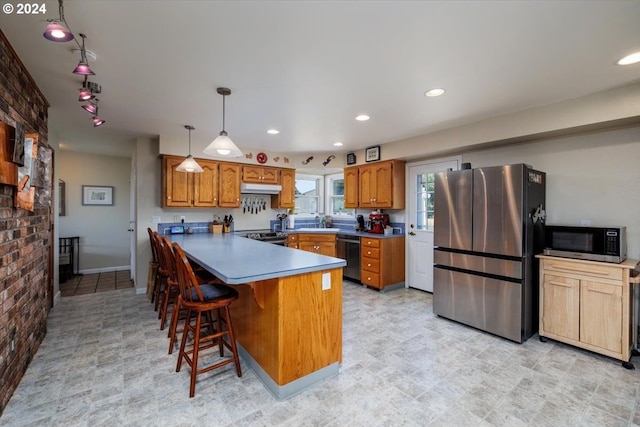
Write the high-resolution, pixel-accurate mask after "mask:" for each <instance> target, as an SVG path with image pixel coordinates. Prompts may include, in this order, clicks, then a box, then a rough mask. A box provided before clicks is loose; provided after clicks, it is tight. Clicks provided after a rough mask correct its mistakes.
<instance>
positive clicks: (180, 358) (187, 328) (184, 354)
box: [176, 310, 191, 372]
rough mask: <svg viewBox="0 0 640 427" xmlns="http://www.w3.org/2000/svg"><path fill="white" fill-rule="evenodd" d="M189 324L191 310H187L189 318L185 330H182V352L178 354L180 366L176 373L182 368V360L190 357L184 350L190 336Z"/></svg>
mask: <svg viewBox="0 0 640 427" xmlns="http://www.w3.org/2000/svg"><path fill="white" fill-rule="evenodd" d="M189 322H191V310H187V318H186V319H185V321H184V329H183V330H182V340H181V341H180V352H179V353H178V365H177V366H176V372H180V368H181V366H182V358H183V357H186V358H188V357H189V356H188V355H187V354H186V353H185V351H184V348H185V346H186V344H187V335H188V334H189V329H190V326H189Z"/></svg>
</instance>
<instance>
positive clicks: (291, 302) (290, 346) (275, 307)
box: [231, 268, 342, 386]
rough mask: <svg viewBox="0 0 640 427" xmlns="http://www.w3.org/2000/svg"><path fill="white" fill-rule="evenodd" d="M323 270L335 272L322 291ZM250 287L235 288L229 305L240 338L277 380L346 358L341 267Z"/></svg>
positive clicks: (293, 377) (284, 380) (296, 376)
mask: <svg viewBox="0 0 640 427" xmlns="http://www.w3.org/2000/svg"><path fill="white" fill-rule="evenodd" d="M323 273H329V274H330V275H331V289H328V290H322V274H323ZM252 287H253V288H254V289H255V295H254V290H252ZM252 287H250V286H248V285H240V286H237V288H236V289H238V291H239V293H240V299H239V300H238V301H237V302H235V303H234V304H233V305H232V307H231V308H232V316H233V323H234V328H235V332H236V338H237V340H238V342H239V343H240V344H241V345H242V346H243V347H244V348H245V350H246V351H247V352H248V353H249V354H251V356H252V357H253V358H254V359H255V361H256V362H257V363H258V364H259V365H260V366H261V367H262V368H263V369H264V370H265V372H267V374H269V376H270V377H271V378H272V379H273V381H274V382H275V383H276V384H278V385H280V386H282V385H285V384H288V383H290V382H292V381H294V380H297V379H299V378H302V377H304V376H305V375H309V374H311V373H313V372H315V371H317V370H319V369H322V368H324V367H326V366H329V365H331V364H332V363H336V362H338V363H340V362H342V268H337V269H333V270H327V271H317V272H312V273H305V274H300V275H296V276H288V277H281V278H277V279H269V280H265V281H261V282H257V283H254V284H253V286H252ZM261 306H262V307H261Z"/></svg>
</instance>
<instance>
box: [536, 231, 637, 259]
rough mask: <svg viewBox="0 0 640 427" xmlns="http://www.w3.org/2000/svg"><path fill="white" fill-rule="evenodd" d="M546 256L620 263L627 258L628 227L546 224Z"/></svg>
mask: <svg viewBox="0 0 640 427" xmlns="http://www.w3.org/2000/svg"><path fill="white" fill-rule="evenodd" d="M544 234H545V250H544V253H545V255H553V256H559V257H565V258H577V259H586V260H590V261H604V262H615V263H621V262H622V261H624V260H625V259H627V227H578V226H570V225H545V233H544Z"/></svg>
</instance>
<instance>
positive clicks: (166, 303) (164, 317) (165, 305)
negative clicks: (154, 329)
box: [160, 282, 174, 331]
mask: <svg viewBox="0 0 640 427" xmlns="http://www.w3.org/2000/svg"><path fill="white" fill-rule="evenodd" d="M173 287H174V286H171V285H169V282H167V289H166V291H165V293H164V299H163V300H162V308H161V309H160V330H161V331H163V330H164V325H165V323H167V311H168V310H169V299H170V298H171V289H172V288H173Z"/></svg>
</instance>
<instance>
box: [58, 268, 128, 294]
mask: <svg viewBox="0 0 640 427" xmlns="http://www.w3.org/2000/svg"><path fill="white" fill-rule="evenodd" d="M126 288H133V282H132V281H131V271H130V270H120V271H109V272H105V273H95V274H80V275H77V276H73V277H71V278H69V279H68V280H67V281H66V282H64V283H61V284H60V295H62V296H63V297H70V296H74V295H86V294H92V293H95V292H104V291H113V290H115V289H126Z"/></svg>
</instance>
